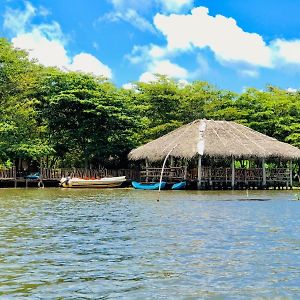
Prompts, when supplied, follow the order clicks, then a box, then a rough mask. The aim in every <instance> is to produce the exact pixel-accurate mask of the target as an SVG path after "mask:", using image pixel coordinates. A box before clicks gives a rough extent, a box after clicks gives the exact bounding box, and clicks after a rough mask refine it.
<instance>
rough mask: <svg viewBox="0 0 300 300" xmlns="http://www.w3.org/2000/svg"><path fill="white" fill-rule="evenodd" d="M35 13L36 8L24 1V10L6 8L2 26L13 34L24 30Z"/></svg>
mask: <svg viewBox="0 0 300 300" xmlns="http://www.w3.org/2000/svg"><path fill="white" fill-rule="evenodd" d="M35 15H36V9H35V8H34V7H33V6H32V5H31V4H30V3H29V2H25V10H18V9H11V8H8V9H7V10H6V12H5V13H4V23H3V27H4V28H5V29H8V30H10V31H11V32H12V33H13V34H18V33H23V32H25V28H26V25H27V24H28V22H29V21H30V20H31V19H32V18H33V17H34V16H35Z"/></svg>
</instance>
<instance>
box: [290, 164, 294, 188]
mask: <svg viewBox="0 0 300 300" xmlns="http://www.w3.org/2000/svg"><path fill="white" fill-rule="evenodd" d="M292 187H293V161H292V160H290V188H292Z"/></svg>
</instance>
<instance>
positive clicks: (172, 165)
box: [170, 156, 174, 168]
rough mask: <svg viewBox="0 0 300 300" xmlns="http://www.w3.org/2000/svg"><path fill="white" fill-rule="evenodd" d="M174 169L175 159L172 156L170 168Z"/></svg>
mask: <svg viewBox="0 0 300 300" xmlns="http://www.w3.org/2000/svg"><path fill="white" fill-rule="evenodd" d="M173 167H174V157H173V156H170V168H173Z"/></svg>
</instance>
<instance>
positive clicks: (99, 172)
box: [42, 168, 140, 180]
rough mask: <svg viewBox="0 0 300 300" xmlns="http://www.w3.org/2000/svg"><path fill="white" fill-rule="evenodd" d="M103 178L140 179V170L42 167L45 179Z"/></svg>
mask: <svg viewBox="0 0 300 300" xmlns="http://www.w3.org/2000/svg"><path fill="white" fill-rule="evenodd" d="M67 176H70V177H73V178H74V177H78V178H94V179H96V178H102V177H106V176H108V177H116V176H126V178H127V179H134V180H139V179H140V172H139V171H138V170H133V169H116V170H115V169H47V168H43V169H42V178H43V179H44V180H45V179H46V180H59V179H61V178H62V177H67Z"/></svg>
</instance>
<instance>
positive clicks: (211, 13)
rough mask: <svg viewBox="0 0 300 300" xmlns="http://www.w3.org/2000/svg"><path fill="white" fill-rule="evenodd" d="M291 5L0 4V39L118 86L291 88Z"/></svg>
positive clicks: (294, 37)
mask: <svg viewBox="0 0 300 300" xmlns="http://www.w3.org/2000/svg"><path fill="white" fill-rule="evenodd" d="M299 11H300V0H299V1H298V0H285V1H278V0H272V1H271V0H264V1H261V0H260V1H259V0H251V1H244V0H202V1H201V0H194V1H193V0H148V1H147V0H143V1H141V0H30V1H20V0H1V2H0V34H1V36H3V37H6V38H8V39H9V40H10V41H11V42H12V43H13V44H14V45H15V47H18V48H23V49H27V50H28V51H29V53H30V57H32V58H35V59H37V60H38V61H39V62H40V63H42V64H44V65H47V66H58V67H59V68H61V69H64V70H75V71H76V70H80V71H83V72H88V73H94V74H96V75H103V76H105V77H108V78H110V79H111V80H112V81H113V82H114V83H115V84H117V85H118V86H125V87H130V83H131V82H135V81H151V80H154V78H155V77H154V76H153V74H154V73H161V74H165V75H168V76H170V77H173V78H175V79H178V80H181V81H182V82H191V81H194V80H204V81H208V82H210V83H212V84H214V85H216V86H217V87H219V88H225V89H230V90H234V91H237V92H240V91H242V90H243V89H245V88H247V87H256V88H258V89H263V88H265V86H266V85H269V84H272V85H277V86H279V87H281V88H284V89H289V90H291V91H293V90H295V89H299V88H300V80H299V77H300V76H299V75H300V30H299V28H300V18H299V17H298V14H299Z"/></svg>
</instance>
